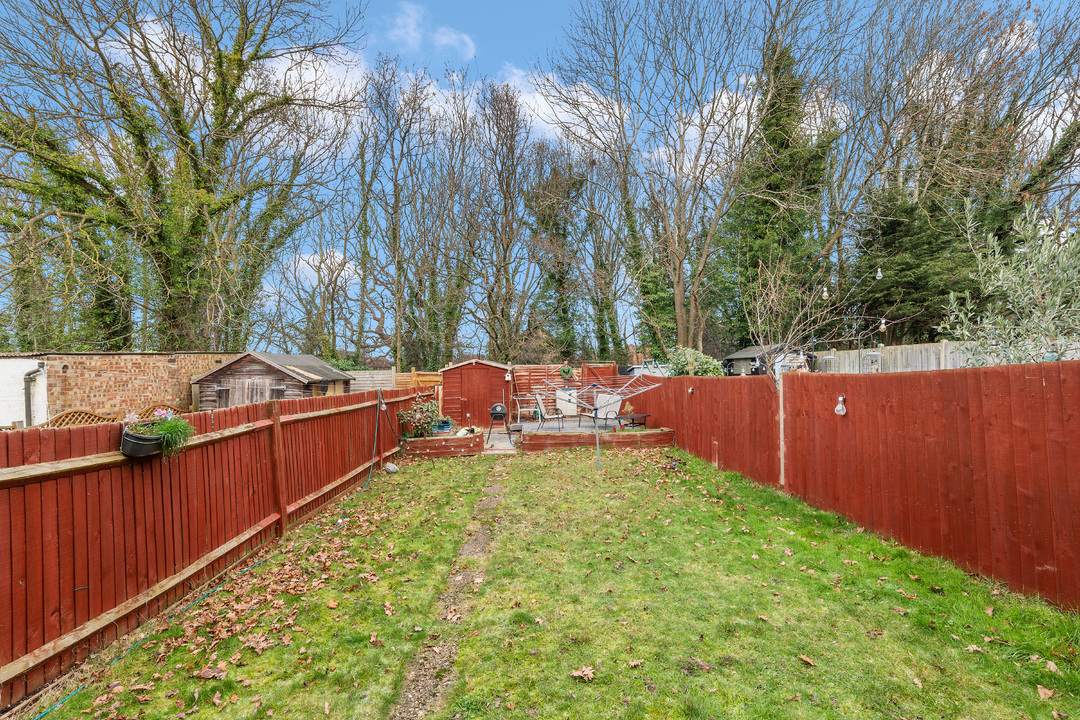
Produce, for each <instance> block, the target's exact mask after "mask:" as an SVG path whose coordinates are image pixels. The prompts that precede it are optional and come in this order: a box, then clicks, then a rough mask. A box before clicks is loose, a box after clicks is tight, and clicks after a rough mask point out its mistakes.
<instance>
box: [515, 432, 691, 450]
mask: <svg viewBox="0 0 1080 720" xmlns="http://www.w3.org/2000/svg"><path fill="white" fill-rule="evenodd" d="M674 444H675V431H674V430H671V429H669V428H657V429H655V430H639V431H634V432H625V431H619V432H602V433H600V447H607V448H657V447H670V446H672V445H674ZM595 446H596V436H595V435H594V434H593V433H592V432H590V431H580V432H546V431H538V432H527V433H525V434H524V435H523V436H522V438H521V450H522V451H524V452H541V451H543V450H558V449H561V448H572V447H595Z"/></svg>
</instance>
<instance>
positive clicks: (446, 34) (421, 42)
mask: <svg viewBox="0 0 1080 720" xmlns="http://www.w3.org/2000/svg"><path fill="white" fill-rule="evenodd" d="M399 8H400V9H399V11H398V14H397V15H395V16H394V17H393V19H392V20H391V24H390V29H389V30H388V31H387V33H386V38H387V40H389V41H390V42H392V43H394V44H396V45H397V46H398V47H399V48H400V49H401V50H406V51H408V52H418V51H420V50H422V49H424V46H425V45H426V46H430V47H433V48H434V49H435V50H436V51H437V52H440V53H454V54H456V55H457V56H458V59H459V60H460V61H462V62H468V61H470V60H472V59H473V58H474V57H476V43H475V42H474V41H473V39H472V36H470V35H469V34H468V33H464V32H462V31H460V30H455V29H454V28H452V27H447V26H446V25H440V26H439V27H438V28H436V29H435V30H434V31H432V30H431V29H430V25H429V24H428V22H427V9H426V8H425V7H424V6H422V5H417V4H415V3H411V2H403V3H401V5H400V6H399Z"/></svg>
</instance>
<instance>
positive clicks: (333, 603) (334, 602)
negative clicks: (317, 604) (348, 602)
mask: <svg viewBox="0 0 1080 720" xmlns="http://www.w3.org/2000/svg"><path fill="white" fill-rule="evenodd" d="M326 607H328V608H330V609H331V610H333V609H335V608H337V600H330V601H328V602H327V603H326Z"/></svg>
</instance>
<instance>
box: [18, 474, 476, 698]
mask: <svg viewBox="0 0 1080 720" xmlns="http://www.w3.org/2000/svg"><path fill="white" fill-rule="evenodd" d="M489 464H490V463H486V462H480V463H476V462H463V461H447V462H439V463H425V464H422V465H414V466H412V467H411V468H410V469H409V471H408V472H407V473H402V474H399V475H382V474H379V475H376V476H375V477H374V478H373V479H372V481H371V485H370V487H369V488H368V489H367V490H366V491H364V492H357V493H354V494H352V495H351V496H350V497H349V498H348V499H347V500H345V501H343V502H341V503H337V504H335V506H333V507H332V508H330V509H329V510H328V511H326V512H325V513H323V514H321V515H320V516H319V517H318V518H316V519H315V520H313V521H310V522H308V523H307V524H305V525H303V526H301V527H299V528H297V529H296V530H295V531H293V532H290V534H289V535H288V537H287V538H286V542H285V544H284V545H283V546H280V547H273V548H268V549H267V550H266V551H264V553H263V554H262V557H255V558H253V559H252V560H251V561H250V562H248V563H246V564H245V566H244V567H250V566H252V565H253V564H255V563H258V562H260V561H262V562H261V564H259V565H257V566H255V567H254V568H253V569H251V570H250V571H249V572H246V573H244V574H242V575H241V574H239V572H240V571H241V570H243V569H244V567H241V568H238V569H237V570H235V571H234V572H232V573H230V575H229V577H228V578H227V581H226V582H225V584H224V585H223V586H222V587H221V588H220V589H218V590H217V591H216V592H214V593H213V594H211V595H209V596H207V597H205V598H203V599H202V600H201V601H200V602H198V604H196V605H195V606H193V607H191V608H190V609H189V610H186V611H182V612H178V613H173V614H172V615H171V616H170V614H166V616H165V619H164V620H163V621H158V622H155V623H151V624H148V625H144V626H143V628H140V630H138V631H136V632H135V633H133V634H132V635H131V636H129V637H128V638H125V640H124V642H123V644H122V645H126V646H127V647H131V646H132V645H133V644H135V643H138V645H137V647H135V648H134V649H133V650H131V651H130V652H124V651H123V649H122V645H121V644H117V645H116V646H114V648H112V649H111V654H112V655H113V656H116V658H117V659H116V662H115V663H113V658H110V657H109V654H108V653H107V654H106V656H105V657H102V658H99V659H97V660H96V662H94V663H92V666H94V667H96V668H97V669H96V675H97V676H96V677H94V678H93V679H91V680H90V683H89V687H87V688H86V689H84V690H83V691H81V692H79V693H78V694H77V695H75V696H74V697H73V698H71V699H70V700H68V701H67V702H65V703H64V704H63V705H62V706H61V707H60V708H58V709H57V710H55V711H53V713H52V716H54V717H57V718H60V717H65V718H67V717H102V718H125V717H128V718H134V717H145V718H175V717H182V716H184V715H187V716H190V717H206V716H211V715H212V716H214V717H223V718H251V717H275V718H314V717H319V718H326V717H333V718H365V719H366V718H378V717H385V716H386V715H387V714H388V712H389V709H390V707H391V704H392V701H393V698H394V696H395V695H396V693H397V692H398V690H399V688H400V686H401V682H402V677H403V674H404V671H405V669H406V667H407V666H408V664H409V663H410V662H411V661H412V658H413V657H414V655H415V654H416V651H417V649H418V648H419V647H420V645H421V643H423V642H426V641H427V638H428V637H429V635H430V634H431V633H432V632H437V631H434V630H433V629H432V615H433V614H434V612H435V610H434V606H435V601H436V598H437V597H438V595H439V594H440V593H441V592H442V590H443V588H444V586H445V578H446V575H447V572H448V570H449V567H450V564H451V563H452V562H453V560H454V558H455V555H456V548H457V546H458V545H459V544H460V543H461V541H462V537H463V535H464V527H465V524H466V523H467V522H468V520H469V518H470V517H471V516H472V512H473V505H474V503H475V501H476V499H477V497H478V491H479V489H480V488H482V487H483V486H484V479H485V478H486V477H487V467H488V465H489ZM278 551H280V552H278ZM275 553H277V554H275ZM110 663H111V664H110ZM74 682H81V678H77V679H76V680H74V681H71V682H69V684H73V683H74ZM64 689H65V688H63V687H58V688H56V690H55V691H54V692H53V693H52V696H56V695H58V694H60V693H62V692H63V691H64ZM52 699H53V697H50V698H47V699H43V701H42V702H39V703H38V708H39V709H43V708H44V707H47V706H48V704H49V702H50V701H51V700H52ZM195 707H198V708H199V709H200V711H199V712H198V713H197V714H194V713H192V709H193V708H195ZM85 710H89V711H90V712H89V713H85V714H84V712H83V711H85ZM29 712H33V710H30V711H29ZM26 717H33V715H30V714H27V715H26Z"/></svg>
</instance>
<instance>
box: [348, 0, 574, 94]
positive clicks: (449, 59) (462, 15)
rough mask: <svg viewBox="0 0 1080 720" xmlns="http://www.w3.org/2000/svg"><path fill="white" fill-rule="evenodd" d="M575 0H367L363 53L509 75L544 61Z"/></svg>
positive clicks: (436, 71)
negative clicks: (407, 0) (516, 0)
mask: <svg viewBox="0 0 1080 720" xmlns="http://www.w3.org/2000/svg"><path fill="white" fill-rule="evenodd" d="M576 5H577V2H576V0H546V2H515V1H514V0H509V1H505V0H470V1H468V2H439V1H435V2H402V1H401V0H371V2H370V5H369V6H368V10H367V13H366V17H365V21H364V26H365V28H366V29H367V38H366V40H367V50H366V52H365V55H367V56H368V57H369V59H370V58H374V56H375V54H376V53H379V52H385V53H388V54H397V55H400V56H401V58H402V60H404V61H405V62H406V63H409V64H415V65H420V66H426V67H428V69H429V70H430V71H431V74H432V75H434V76H436V77H438V76H440V75H441V74H442V70H443V68H444V67H446V65H447V64H449V65H451V66H453V67H462V66H464V67H466V68H468V70H469V73H470V75H472V76H473V77H474V78H475V77H478V76H480V75H483V76H485V77H494V78H496V79H509V78H511V77H513V76H514V75H515V74H518V73H520V72H522V71H524V72H528V71H530V70H531V69H532V67H533V65H534V64H535V63H536V61H537V60H540V61H544V60H545V59H546V56H547V52H548V50H549V49H550V48H554V47H555V46H556V45H558V44H559V43H561V36H562V28H563V26H564V25H567V24H568V23H569V21H570V9H571V7H574V6H576Z"/></svg>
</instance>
